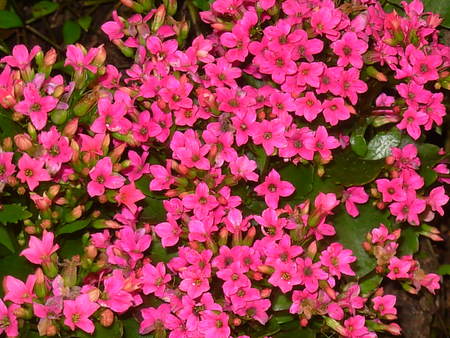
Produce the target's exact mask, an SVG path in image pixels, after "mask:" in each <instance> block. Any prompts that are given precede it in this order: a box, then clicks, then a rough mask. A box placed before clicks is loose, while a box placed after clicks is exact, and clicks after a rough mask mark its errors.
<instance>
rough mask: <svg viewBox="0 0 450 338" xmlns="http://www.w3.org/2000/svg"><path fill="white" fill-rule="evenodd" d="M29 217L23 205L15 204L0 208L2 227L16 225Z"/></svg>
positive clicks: (29, 213) (4, 205)
mask: <svg viewBox="0 0 450 338" xmlns="http://www.w3.org/2000/svg"><path fill="white" fill-rule="evenodd" d="M31 215H32V214H31V212H29V211H28V210H27V209H26V208H25V207H24V206H23V205H20V204H17V203H14V204H3V205H1V206H0V223H2V224H4V225H6V224H7V223H17V222H18V221H21V220H24V219H26V218H29V217H31Z"/></svg>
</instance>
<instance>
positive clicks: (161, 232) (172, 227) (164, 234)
mask: <svg viewBox="0 0 450 338" xmlns="http://www.w3.org/2000/svg"><path fill="white" fill-rule="evenodd" d="M167 220H168V222H163V223H159V224H157V225H156V226H155V232H156V234H157V235H158V236H159V237H161V243H162V246H163V247H165V248H166V247H168V246H174V245H175V244H177V243H178V240H179V239H180V235H181V233H182V230H181V228H180V227H179V226H178V224H177V222H176V220H175V219H174V218H173V217H172V216H170V214H169V215H168V216H167Z"/></svg>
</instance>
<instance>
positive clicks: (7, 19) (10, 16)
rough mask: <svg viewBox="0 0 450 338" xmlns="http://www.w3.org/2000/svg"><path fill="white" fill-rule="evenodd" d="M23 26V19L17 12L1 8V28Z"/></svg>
mask: <svg viewBox="0 0 450 338" xmlns="http://www.w3.org/2000/svg"><path fill="white" fill-rule="evenodd" d="M22 26H23V22H22V19H21V18H20V17H19V16H18V15H17V14H16V13H14V12H10V11H5V10H0V28H3V29H9V28H18V27H22Z"/></svg>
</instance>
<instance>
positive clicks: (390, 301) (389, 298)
mask: <svg viewBox="0 0 450 338" xmlns="http://www.w3.org/2000/svg"><path fill="white" fill-rule="evenodd" d="M396 300H397V297H395V296H393V295H386V296H377V297H374V298H372V302H373V308H374V309H375V310H376V311H378V312H379V313H380V314H381V315H382V316H386V315H394V316H395V315H396V314H397V309H396V308H395V307H394V306H395V302H396Z"/></svg>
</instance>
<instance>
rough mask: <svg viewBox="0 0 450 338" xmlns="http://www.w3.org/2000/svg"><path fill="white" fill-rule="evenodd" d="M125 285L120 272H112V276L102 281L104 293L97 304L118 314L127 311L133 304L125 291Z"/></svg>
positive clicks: (131, 297) (130, 296) (129, 295)
mask: <svg viewBox="0 0 450 338" xmlns="http://www.w3.org/2000/svg"><path fill="white" fill-rule="evenodd" d="M125 283H126V280H125V278H124V276H123V274H122V270H114V271H113V273H112V276H111V277H109V278H106V279H105V280H104V281H103V285H104V291H103V293H102V295H101V297H100V299H99V300H98V302H99V304H100V305H102V306H105V307H108V308H110V309H111V310H113V311H114V312H118V313H121V312H125V311H126V310H128V309H129V308H130V307H131V306H132V304H133V296H132V295H131V294H130V293H129V292H127V291H125V287H126V285H125Z"/></svg>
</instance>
